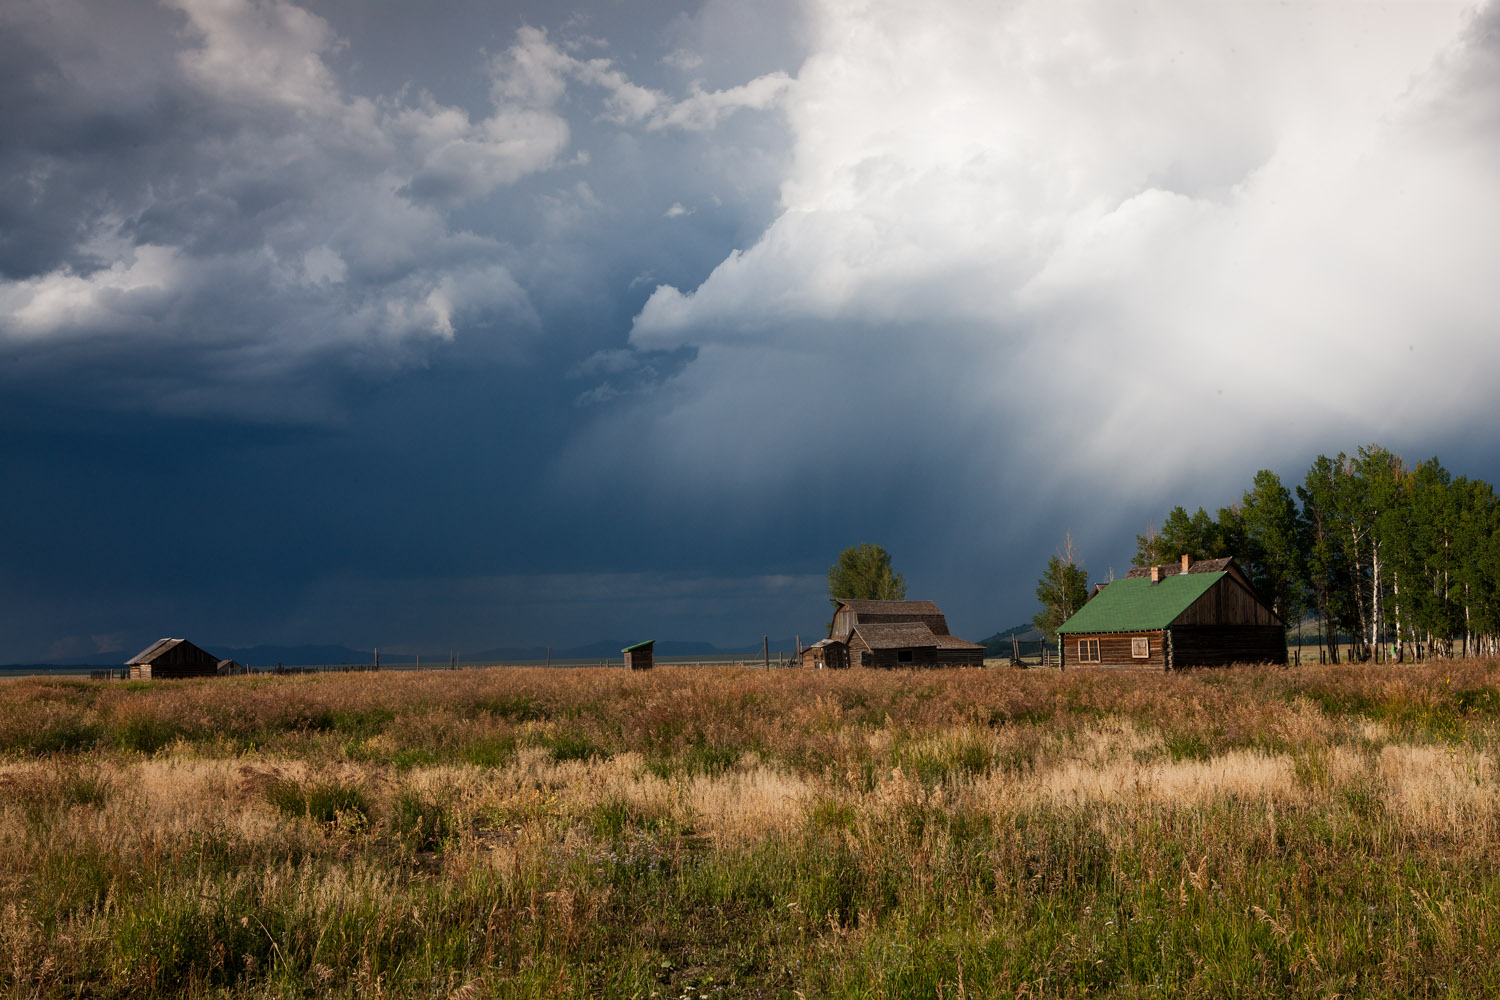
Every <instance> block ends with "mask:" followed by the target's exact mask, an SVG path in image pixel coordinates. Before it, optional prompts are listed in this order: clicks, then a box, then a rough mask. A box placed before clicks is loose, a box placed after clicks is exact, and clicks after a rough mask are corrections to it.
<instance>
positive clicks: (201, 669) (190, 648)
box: [125, 639, 219, 681]
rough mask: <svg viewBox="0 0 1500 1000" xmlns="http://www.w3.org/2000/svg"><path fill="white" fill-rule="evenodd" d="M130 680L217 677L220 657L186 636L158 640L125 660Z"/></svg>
mask: <svg viewBox="0 0 1500 1000" xmlns="http://www.w3.org/2000/svg"><path fill="white" fill-rule="evenodd" d="M125 665H126V666H127V667H129V668H130V679H131V680H133V681H134V680H169V679H176V678H180V677H216V676H218V673H219V658H218V657H217V656H214V655H213V654H212V653H205V652H204V651H203V650H201V649H199V648H198V647H197V646H195V645H193V644H192V643H191V642H188V641H187V640H186V639H158V640H156V641H155V642H153V643H152V644H151V645H149V646H147V647H146V648H145V649H143V650H141V651H140V652H139V653H137V654H136V655H135V656H133V657H131V658H130V659H129V660H127V661H126V662H125Z"/></svg>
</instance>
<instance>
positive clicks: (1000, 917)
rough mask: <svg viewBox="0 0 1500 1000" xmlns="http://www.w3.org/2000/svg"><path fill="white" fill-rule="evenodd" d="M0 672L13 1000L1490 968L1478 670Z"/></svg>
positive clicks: (1242, 987) (1491, 773)
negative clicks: (40, 675) (142, 678)
mask: <svg viewBox="0 0 1500 1000" xmlns="http://www.w3.org/2000/svg"><path fill="white" fill-rule="evenodd" d="M376 681H378V683H376ZM0 688H3V691H0V694H3V695H4V697H3V698H0V747H4V748H5V749H4V751H3V753H0V987H3V988H4V989H5V990H6V991H8V992H10V993H12V994H15V995H36V996H62V995H69V996H75V995H98V996H136V995H144V994H156V995H163V994H181V993H188V994H214V993H217V994H224V995H247V996H248V995H262V994H283V993H298V994H301V995H340V996H355V995H358V996H360V997H361V998H363V997H365V996H367V995H368V996H376V995H381V994H383V993H388V994H395V995H406V996H439V995H441V996H446V995H449V994H453V993H464V991H468V992H467V994H465V995H474V996H483V995H518V996H520V995H527V996H541V995H558V994H572V995H580V996H582V995H589V996H597V995H620V996H631V995H641V996H650V995H651V994H652V993H655V994H657V995H660V996H668V995H671V996H681V995H683V994H682V993H680V992H676V991H681V990H685V989H686V987H687V985H688V984H690V983H691V984H692V985H693V987H694V989H697V988H698V987H699V986H701V985H705V984H706V983H707V982H708V980H707V979H706V977H707V976H709V975H712V976H714V977H715V979H714V985H713V990H714V991H716V992H714V993H711V994H709V995H718V996H733V995H747V996H777V995H781V996H794V995H796V994H797V993H798V992H801V993H802V994H803V995H805V996H813V995H829V996H840V995H849V996H871V995H889V996H909V995H933V996H935V995H938V993H939V990H940V988H941V990H942V991H944V992H943V995H952V992H953V990H954V988H955V987H954V984H955V983H956V982H958V979H957V975H958V969H959V967H960V965H962V967H963V969H964V970H965V971H964V973H963V974H964V976H966V977H967V978H966V979H965V983H966V986H965V988H966V989H972V990H973V991H975V995H997V994H1000V993H1004V994H1006V995H1027V994H1029V995H1046V996H1053V995H1059V996H1060V995H1081V994H1082V993H1085V992H1089V993H1098V994H1105V995H1119V996H1136V995H1141V994H1143V993H1151V992H1169V993H1175V994H1179V995H1193V996H1219V995H1226V994H1237V995H1246V996H1248V995H1268V996H1269V995H1306V996H1314V995H1316V996H1324V995H1330V994H1332V993H1340V994H1342V995H1384V996H1406V995H1418V994H1422V993H1424V992H1428V993H1431V992H1434V988H1433V987H1432V985H1431V984H1432V983H1435V982H1438V981H1442V982H1443V983H1446V984H1448V986H1445V987H1444V989H1443V991H1442V992H1444V993H1445V995H1448V994H1452V995H1465V994H1466V995H1476V994H1481V993H1485V992H1488V991H1491V990H1492V989H1493V990H1500V979H1497V978H1496V977H1497V975H1500V974H1497V973H1496V972H1495V971H1494V969H1493V968H1492V967H1491V963H1487V961H1485V960H1482V958H1481V956H1484V955H1490V954H1493V953H1494V952H1495V950H1496V948H1497V947H1500V871H1497V870H1496V868H1495V866H1494V863H1493V862H1491V861H1490V860H1489V859H1490V858H1492V857H1500V824H1497V823H1496V813H1497V809H1500V795H1497V792H1500V788H1497V770H1496V767H1495V763H1494V757H1495V754H1496V753H1497V752H1500V750H1497V745H1500V698H1497V697H1496V693H1497V690H1500V665H1497V664H1495V663H1492V662H1465V663H1437V664H1428V665H1423V666H1421V667H1401V668H1392V667H1378V668H1372V667H1347V666H1345V667H1337V668H1302V669H1300V670H1284V669H1271V668H1253V667H1247V668H1235V669H1233V670H1224V671H1214V672H1199V673H1194V674H1185V675H1153V674H1138V675H1120V674H1107V673H1073V672H1070V673H1067V674H1061V673H1057V672H1050V671H1025V672H1019V671H1011V670H983V671H982V670H960V671H945V672H934V673H921V674H918V673H893V674H883V673H874V672H866V671H851V672H845V673H834V672H815V673H814V672H809V673H803V672H801V671H782V672H770V673H767V672H764V671H756V670H738V669H723V670H702V671H698V670H690V669H683V668H661V669H658V670H656V671H654V672H652V673H650V674H646V675H639V674H627V673H625V672H623V671H609V670H571V671H552V672H548V671H544V670H493V671H459V672H454V673H449V672H434V673H431V674H415V673H413V674H390V675H380V676H379V677H378V678H377V677H371V676H370V675H334V676H321V677H289V678H261V677H253V678H234V679H228V680H226V681H214V682H188V683H177V684H157V685H154V686H152V685H126V684H85V683H76V682H57V681H39V680H25V681H11V682H0ZM1450 987H1451V988H1450ZM1455 990H1456V991H1457V992H1456V993H1454V991H1455ZM693 995H695V996H697V995H698V994H697V993H694V994H693Z"/></svg>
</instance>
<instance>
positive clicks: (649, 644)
mask: <svg viewBox="0 0 1500 1000" xmlns="http://www.w3.org/2000/svg"><path fill="white" fill-rule="evenodd" d="M620 652H622V653H624V654H625V669H626V670H650V669H651V668H652V667H654V666H656V640H655V639H647V640H646V641H645V642H638V643H636V644H635V645H634V646H626V647H625V648H624V649H622V650H620Z"/></svg>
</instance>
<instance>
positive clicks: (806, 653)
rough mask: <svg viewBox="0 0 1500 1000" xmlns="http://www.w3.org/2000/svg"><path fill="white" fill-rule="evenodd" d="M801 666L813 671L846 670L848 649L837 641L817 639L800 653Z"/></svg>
mask: <svg viewBox="0 0 1500 1000" xmlns="http://www.w3.org/2000/svg"><path fill="white" fill-rule="evenodd" d="M802 665H803V666H804V667H808V668H810V669H814V670H824V669H827V670H846V669H848V667H849V647H848V645H846V644H845V643H842V642H840V641H839V640H837V639H819V640H818V641H817V642H815V643H813V644H812V645H811V646H808V647H807V648H806V649H804V650H803V651H802Z"/></svg>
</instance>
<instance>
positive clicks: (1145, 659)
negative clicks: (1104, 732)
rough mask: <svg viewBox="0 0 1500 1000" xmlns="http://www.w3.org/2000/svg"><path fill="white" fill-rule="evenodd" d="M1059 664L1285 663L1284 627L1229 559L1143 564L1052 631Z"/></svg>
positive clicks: (1148, 666)
mask: <svg viewBox="0 0 1500 1000" xmlns="http://www.w3.org/2000/svg"><path fill="white" fill-rule="evenodd" d="M1057 634H1058V644H1059V647H1060V649H1061V654H1062V659H1061V662H1062V666H1064V667H1071V666H1080V667H1114V668H1124V669H1138V670H1171V669H1173V668H1174V667H1212V666H1223V665H1224V664H1227V663H1246V662H1251V663H1285V662H1286V626H1285V625H1283V624H1282V622H1281V620H1280V619H1279V618H1277V617H1276V615H1275V613H1274V612H1272V611H1271V608H1270V606H1269V605H1267V604H1266V602H1265V601H1264V600H1262V599H1261V597H1260V595H1258V594H1257V593H1256V592H1255V589H1254V588H1253V587H1252V586H1251V585H1250V581H1249V580H1248V579H1247V578H1246V577H1245V574H1244V572H1243V571H1242V570H1241V569H1240V568H1239V567H1238V566H1236V565H1235V564H1234V561H1233V560H1231V559H1206V560H1202V561H1200V562H1197V563H1195V562H1193V561H1192V559H1191V558H1190V557H1188V556H1183V557H1182V563H1181V565H1180V566H1179V565H1169V566H1142V567H1137V568H1136V569H1132V570H1131V571H1130V572H1129V573H1127V574H1126V575H1125V577H1124V578H1123V579H1119V580H1116V581H1114V582H1113V583H1111V584H1109V585H1107V586H1106V587H1105V588H1104V589H1103V590H1101V591H1099V592H1098V593H1097V595H1096V596H1095V597H1093V598H1092V599H1090V600H1089V602H1088V603H1087V604H1085V605H1084V606H1083V607H1081V608H1079V609H1078V611H1077V613H1076V614H1074V615H1073V617H1071V618H1069V619H1068V620H1067V621H1065V622H1063V624H1062V625H1061V626H1060V627H1059V628H1058V630H1057Z"/></svg>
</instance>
